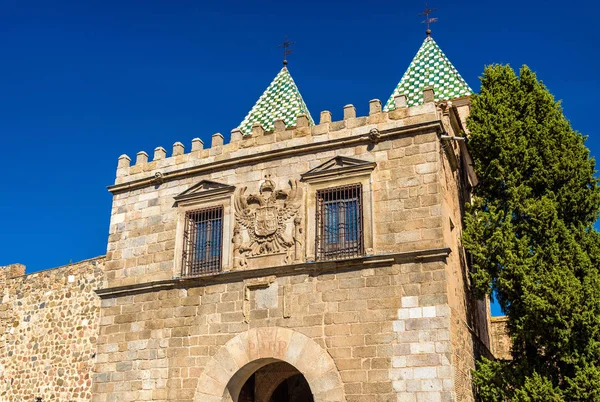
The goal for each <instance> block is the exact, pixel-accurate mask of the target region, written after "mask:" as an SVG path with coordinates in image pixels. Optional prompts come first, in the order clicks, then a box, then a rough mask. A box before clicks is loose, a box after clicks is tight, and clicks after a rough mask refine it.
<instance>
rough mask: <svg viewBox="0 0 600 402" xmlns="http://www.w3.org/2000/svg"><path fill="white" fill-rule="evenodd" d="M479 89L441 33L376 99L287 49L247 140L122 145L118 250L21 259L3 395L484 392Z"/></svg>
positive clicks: (10, 287)
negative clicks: (315, 99)
mask: <svg viewBox="0 0 600 402" xmlns="http://www.w3.org/2000/svg"><path fill="white" fill-rule="evenodd" d="M470 94H471V89H470V88H469V86H468V85H467V84H466V83H465V81H464V80H463V79H462V78H461V76H460V75H459V74H458V72H457V71H456V69H455V68H454V67H453V66H452V64H451V63H450V61H449V60H448V59H447V58H446V56H445V55H444V54H443V52H442V51H441V49H440V48H439V47H438V45H437V44H436V42H435V41H434V40H433V39H432V38H431V37H430V36H429V35H428V36H427V38H426V39H425V41H424V43H423V45H422V46H421V48H420V49H419V51H418V53H417V55H416V57H415V59H414V60H413V61H412V63H411V64H410V66H409V68H408V70H407V71H406V73H405V74H404V76H403V77H402V79H401V81H400V83H399V84H398V86H397V87H396V88H395V89H394V90H393V93H392V95H391V97H390V98H389V100H388V101H387V102H386V103H385V106H384V107H382V103H381V102H380V101H379V100H371V101H370V102H369V114H368V116H357V115H356V110H355V108H354V106H352V105H347V106H345V107H344V111H343V116H344V118H343V120H341V121H332V118H331V113H330V112H328V111H323V112H321V113H320V116H319V121H318V123H317V122H316V121H315V120H313V118H312V117H311V115H310V113H309V111H308V108H307V106H306V104H305V103H304V101H303V99H302V97H301V96H300V92H299V90H298V88H297V86H296V84H295V83H294V81H293V79H292V77H291V75H290V72H289V70H288V69H287V67H286V66H285V65H284V67H283V68H282V69H281V71H280V72H279V73H278V74H277V76H276V77H275V79H274V80H273V82H272V83H271V84H270V85H269V86H268V88H267V90H266V91H265V92H264V94H263V95H262V96H261V97H260V98H259V99H258V101H257V103H256V104H255V105H254V107H252V109H251V110H250V112H249V113H248V115H247V116H246V118H245V119H244V120H243V121H242V123H241V124H240V126H239V127H238V128H236V129H234V130H233V131H232V132H231V136H230V138H229V141H227V142H225V141H224V137H223V136H222V135H221V134H214V135H213V136H212V143H211V144H210V147H206V148H205V147H204V146H203V143H202V141H201V140H199V139H193V140H192V143H191V150H190V151H188V152H186V151H185V147H184V145H183V144H182V143H179V142H177V143H175V144H174V145H173V149H172V153H171V154H170V156H168V157H167V152H166V151H165V149H164V148H162V147H158V148H156V149H155V151H154V155H153V158H152V159H151V160H150V159H149V157H148V154H146V153H145V152H140V153H138V154H137V157H136V161H135V163H134V164H131V163H130V158H129V157H127V156H126V155H123V156H121V157H120V158H119V161H118V168H117V174H116V181H115V183H114V185H112V186H110V187H109V190H110V192H111V193H112V194H113V206H112V210H111V221H110V231H109V237H108V247H107V253H106V256H104V257H98V258H95V259H92V260H88V261H83V262H80V263H77V264H71V265H68V266H65V267H61V268H57V269H53V270H48V271H42V272H38V273H35V274H31V275H25V267H23V266H22V265H18V264H16V265H10V266H7V267H4V268H3V269H2V270H1V275H0V290H1V291H2V303H1V304H0V334H1V338H0V340H1V341H0V400H2V401H19V402H20V401H28V402H29V401H44V402H46V401H65V402H68V401H73V402H75V401H77V402H80V401H94V402H117V401H119V402H120V401H123V402H126V401H179V402H184V401H185V402H217V401H219V402H221V401H233V402H251V401H256V402H279V401H294V402H310V401H313V402H325V401H330V402H341V401H348V402H355V401H356V402H358V401H365V402H376V401H398V402H442V401H444V402H450V401H473V400H474V392H473V387H472V382H471V373H470V371H471V369H472V368H474V365H475V361H476V359H477V358H478V357H479V356H481V355H486V356H491V354H492V353H493V352H494V351H493V350H491V349H492V345H494V342H492V339H491V335H490V334H491V333H492V332H493V331H492V324H491V320H490V318H489V310H488V307H487V302H486V301H484V300H474V299H473V298H472V297H471V294H470V292H469V279H468V270H469V264H468V256H467V255H466V254H465V252H464V250H463V248H462V246H461V242H460V238H461V230H462V206H463V204H464V202H465V201H468V200H469V196H470V189H471V187H472V186H474V185H476V182H477V179H476V177H475V175H474V174H473V172H472V170H471V161H470V158H469V154H468V152H467V149H466V145H465V142H464V141H463V138H462V136H464V135H465V134H468V133H467V129H466V118H467V116H468V114H469V108H470V104H469V95H470ZM496 332H498V331H496Z"/></svg>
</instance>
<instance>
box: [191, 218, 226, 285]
mask: <svg viewBox="0 0 600 402" xmlns="http://www.w3.org/2000/svg"><path fill="white" fill-rule="evenodd" d="M222 254H223V207H222V206H217V207H211V208H202V209H197V210H194V211H188V212H186V214H185V228H184V230H183V258H182V272H181V274H182V276H193V275H201V274H207V273H214V272H219V271H221V262H222Z"/></svg>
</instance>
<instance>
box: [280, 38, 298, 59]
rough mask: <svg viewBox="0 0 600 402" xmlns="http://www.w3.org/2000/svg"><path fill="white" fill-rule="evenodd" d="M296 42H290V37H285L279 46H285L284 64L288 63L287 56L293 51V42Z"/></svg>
mask: <svg viewBox="0 0 600 402" xmlns="http://www.w3.org/2000/svg"><path fill="white" fill-rule="evenodd" d="M295 43H296V42H290V41H289V40H288V37H287V36H286V37H285V40H284V41H283V43H282V44H281V45H279V46H277V47H282V48H283V65H284V66H285V65H287V63H288V62H287V56H288V55H289V54H291V53H292V49H289V47H290V46H292V45H293V44H295Z"/></svg>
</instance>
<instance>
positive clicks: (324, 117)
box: [319, 110, 331, 124]
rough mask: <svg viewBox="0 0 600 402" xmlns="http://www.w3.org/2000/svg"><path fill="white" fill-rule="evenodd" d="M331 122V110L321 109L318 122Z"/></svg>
mask: <svg viewBox="0 0 600 402" xmlns="http://www.w3.org/2000/svg"><path fill="white" fill-rule="evenodd" d="M325 123H331V112H330V111H329V110H323V111H322V112H321V116H320V120H319V124H325Z"/></svg>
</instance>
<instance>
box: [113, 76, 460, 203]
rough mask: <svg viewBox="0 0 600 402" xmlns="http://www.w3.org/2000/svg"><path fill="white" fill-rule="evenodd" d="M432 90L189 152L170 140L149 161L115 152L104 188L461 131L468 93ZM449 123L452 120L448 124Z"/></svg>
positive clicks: (217, 138)
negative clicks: (411, 100)
mask: <svg viewBox="0 0 600 402" xmlns="http://www.w3.org/2000/svg"><path fill="white" fill-rule="evenodd" d="M433 95H434V94H433V89H431V88H425V89H424V90H423V100H424V101H425V102H424V103H423V104H422V105H416V106H411V107H407V106H406V96H405V95H399V96H396V98H395V103H396V107H395V109H393V110H390V111H383V110H382V104H381V101H380V100H378V99H373V100H371V101H370V102H369V115H368V116H360V117H357V116H356V108H355V107H354V106H353V105H346V106H344V119H343V120H340V121H332V119H331V112H329V111H322V112H321V113H320V121H319V124H316V125H312V126H311V125H310V124H309V119H308V116H307V115H305V114H300V115H298V116H297V118H296V125H295V126H292V127H286V124H285V122H284V121H283V120H276V121H275V123H274V128H273V130H271V131H265V130H264V128H263V127H262V126H261V125H260V124H255V125H254V126H253V127H252V132H251V134H250V135H243V133H242V131H241V130H240V129H239V128H235V129H233V130H232V131H231V136H230V142H229V143H227V144H225V143H224V137H223V135H222V134H220V133H216V134H213V136H212V141H211V147H210V148H204V143H203V142H202V140H200V139H199V138H194V139H193V140H192V147H191V152H188V153H186V152H185V147H184V145H183V144H182V143H181V142H176V143H175V144H173V148H172V152H171V156H170V157H167V156H166V151H165V149H164V148H163V147H157V148H156V149H155V150H154V158H153V160H152V161H149V159H148V154H147V153H146V152H144V151H141V152H139V153H138V154H137V157H136V163H135V164H134V165H131V158H129V157H128V156H127V155H121V156H120V157H119V161H118V166H117V175H116V180H115V184H114V185H112V186H109V187H108V189H109V191H111V192H112V193H119V192H122V191H127V190H131V189H133V188H141V187H144V186H147V185H151V184H160V183H162V182H163V181H166V180H170V179H171V178H173V179H175V176H180V175H181V174H182V171H185V172H187V173H186V174H190V173H191V172H190V170H193V171H194V172H195V171H196V170H198V172H195V173H199V172H200V171H202V170H204V169H203V167H204V166H205V167H206V168H207V169H213V168H215V167H216V166H215V165H214V164H215V163H217V164H218V165H223V167H225V164H228V163H226V162H230V163H232V164H235V163H240V162H244V163H250V162H251V160H254V159H256V161H257V162H258V161H259V160H261V159H264V158H265V157H268V158H271V157H272V158H275V157H278V156H277V155H279V154H281V155H280V156H281V157H283V156H284V155H288V154H292V153H297V152H302V150H303V149H304V148H306V149H305V150H304V151H305V152H308V151H309V149H311V148H314V149H315V150H316V149H325V148H327V147H334V146H335V144H338V145H339V143H340V142H343V143H348V142H355V143H356V144H357V145H358V144H360V143H364V142H368V141H380V140H383V139H384V138H385V137H386V135H396V134H397V133H398V132H399V131H402V132H405V133H406V134H407V135H409V134H411V133H414V132H422V131H423V130H424V129H425V126H429V125H431V124H433V125H436V124H437V125H438V126H439V127H438V129H437V132H438V134H439V135H441V134H442V133H449V134H450V135H459V134H462V133H464V132H465V131H466V129H465V128H464V127H463V126H466V121H465V119H466V116H467V115H468V108H469V107H470V102H469V98H468V97H464V98H459V99H455V100H453V102H448V101H446V102H437V103H436V102H435V101H434V96H433ZM451 109H452V110H453V111H454V112H453V113H452V118H451V119H450V118H445V117H444V114H446V115H447V114H448V111H449V110H451ZM457 122H458V124H456V123H457ZM450 123H452V124H450Z"/></svg>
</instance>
